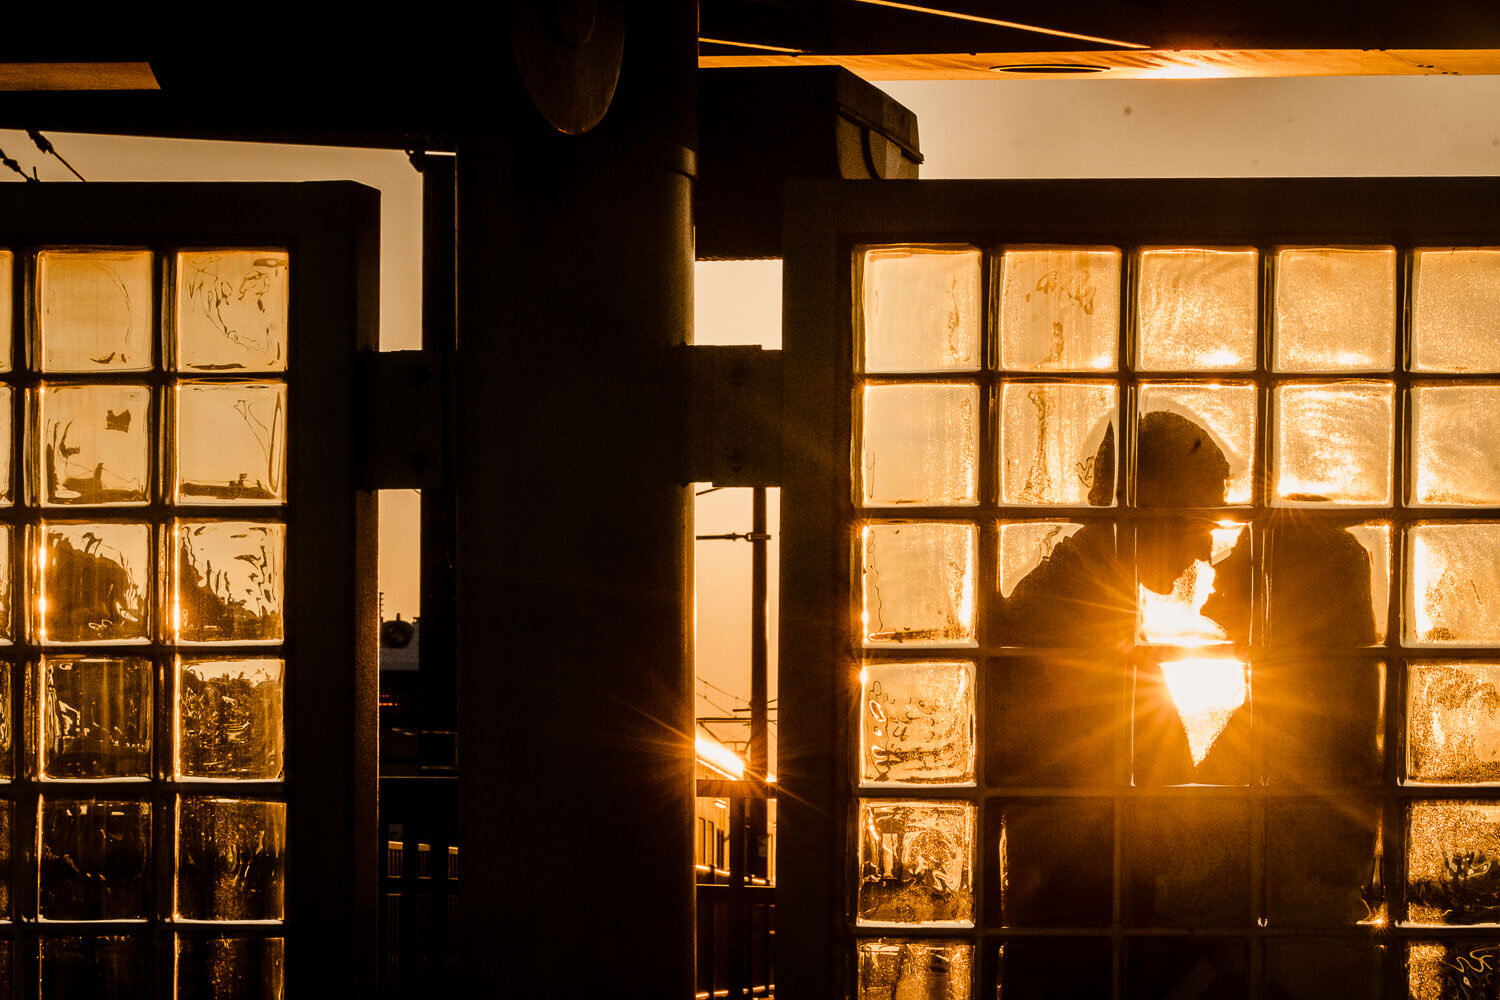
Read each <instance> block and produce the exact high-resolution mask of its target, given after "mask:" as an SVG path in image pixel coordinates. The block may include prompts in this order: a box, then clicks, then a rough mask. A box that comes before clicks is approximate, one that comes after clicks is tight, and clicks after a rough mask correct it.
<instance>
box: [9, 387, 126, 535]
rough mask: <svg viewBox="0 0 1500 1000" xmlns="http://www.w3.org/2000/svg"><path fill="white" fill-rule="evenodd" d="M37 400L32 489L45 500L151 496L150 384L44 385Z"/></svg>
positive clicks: (114, 501) (116, 500) (121, 500)
mask: <svg viewBox="0 0 1500 1000" xmlns="http://www.w3.org/2000/svg"><path fill="white" fill-rule="evenodd" d="M35 400H36V410H37V413H36V417H35V420H36V424H35V427H36V431H37V434H36V454H35V456H34V457H33V459H32V461H34V462H36V467H35V470H34V471H33V473H32V475H33V476H35V477H37V481H36V483H35V485H34V487H33V489H32V491H31V492H32V495H33V496H35V497H37V498H38V500H39V502H40V503H41V504H42V506H44V507H53V506H91V505H102V504H109V505H113V506H141V505H143V504H145V503H147V502H148V501H149V500H150V499H151V496H150V492H149V490H150V472H151V467H152V465H153V464H154V462H153V456H154V451H153V449H152V447H151V445H152V441H153V437H152V427H151V389H150V387H149V386H144V385H121V384H118V383H112V384H107V385H56V384H52V385H49V384H45V383H44V384H43V385H41V386H39V387H38V388H37V389H36V394H35Z"/></svg>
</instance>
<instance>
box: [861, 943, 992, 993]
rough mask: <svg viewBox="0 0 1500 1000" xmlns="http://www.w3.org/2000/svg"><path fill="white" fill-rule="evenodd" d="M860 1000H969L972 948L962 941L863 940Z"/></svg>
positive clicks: (972, 959)
mask: <svg viewBox="0 0 1500 1000" xmlns="http://www.w3.org/2000/svg"><path fill="white" fill-rule="evenodd" d="M858 948H859V993H858V997H859V1000H892V998H894V997H920V998H921V1000H969V998H970V997H971V996H973V995H974V971H973V969H974V946H973V945H971V944H969V943H967V942H965V941H943V940H940V939H933V940H911V939H909V940H902V939H901V938H863V939H861V940H860V942H859V945H858Z"/></svg>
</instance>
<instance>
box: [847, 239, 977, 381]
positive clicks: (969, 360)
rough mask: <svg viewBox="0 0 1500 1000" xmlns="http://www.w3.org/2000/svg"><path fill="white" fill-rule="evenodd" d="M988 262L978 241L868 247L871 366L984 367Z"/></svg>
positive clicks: (914, 368)
mask: <svg viewBox="0 0 1500 1000" xmlns="http://www.w3.org/2000/svg"><path fill="white" fill-rule="evenodd" d="M980 261H981V254H980V252H979V251H978V250H976V249H974V248H973V247H881V248H878V249H872V250H866V251H865V254H864V261H863V263H864V268H863V271H862V277H863V281H864V289H863V292H864V337H865V340H864V357H865V371H867V372H935V371H977V370H978V369H979V362H980V353H979V330H980V328H981V326H982V325H983V314H982V309H983V304H982V302H981V298H980V291H979V268H980Z"/></svg>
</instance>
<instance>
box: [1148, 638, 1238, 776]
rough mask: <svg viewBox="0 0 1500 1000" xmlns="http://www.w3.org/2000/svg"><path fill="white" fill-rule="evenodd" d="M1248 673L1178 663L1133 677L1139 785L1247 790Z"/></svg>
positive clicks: (1211, 663)
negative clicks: (1199, 786) (1227, 787)
mask: <svg viewBox="0 0 1500 1000" xmlns="http://www.w3.org/2000/svg"><path fill="white" fill-rule="evenodd" d="M1252 712H1253V706H1252V702H1251V697H1250V671H1249V665H1248V664H1247V663H1245V662H1244V661H1243V660H1241V659H1239V658H1237V657H1234V656H1225V655H1217V654H1216V655H1209V656H1182V657H1173V658H1170V659H1167V660H1164V661H1162V662H1143V663H1141V664H1140V666H1138V667H1137V669H1136V678H1135V729H1134V733H1133V738H1132V740H1131V748H1132V757H1133V762H1132V770H1131V773H1132V776H1133V780H1134V783H1135V784H1136V785H1248V784H1249V783H1250V725H1251V715H1252Z"/></svg>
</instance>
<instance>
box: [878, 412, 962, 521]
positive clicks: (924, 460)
mask: <svg viewBox="0 0 1500 1000" xmlns="http://www.w3.org/2000/svg"><path fill="white" fill-rule="evenodd" d="M979 419H980V407H979V387H978V386H974V385H932V384H928V385H870V386H866V387H865V392H864V444H863V447H862V449H861V451H862V455H863V458H862V462H861V468H862V469H863V477H862V478H863V488H864V503H865V504H866V505H868V506H886V505H897V504H919V505H923V506H938V505H946V506H965V505H972V504H974V503H977V502H978V499H979Z"/></svg>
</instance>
